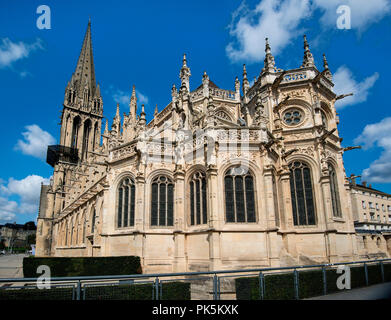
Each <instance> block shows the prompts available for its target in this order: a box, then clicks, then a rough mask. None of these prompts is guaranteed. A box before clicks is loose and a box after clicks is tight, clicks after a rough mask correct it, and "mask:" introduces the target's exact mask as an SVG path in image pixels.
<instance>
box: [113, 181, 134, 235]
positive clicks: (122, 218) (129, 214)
mask: <svg viewBox="0 0 391 320" xmlns="http://www.w3.org/2000/svg"><path fill="white" fill-rule="evenodd" d="M135 197H136V186H135V183H134V181H133V179H131V178H129V177H126V178H124V179H122V180H121V182H120V183H119V185H118V197H117V201H118V202H117V227H118V228H126V227H132V226H134V208H135V203H136V201H135Z"/></svg>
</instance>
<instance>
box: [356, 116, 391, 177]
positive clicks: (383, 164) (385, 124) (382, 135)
mask: <svg viewBox="0 0 391 320" xmlns="http://www.w3.org/2000/svg"><path fill="white" fill-rule="evenodd" d="M354 143H357V144H360V143H362V144H363V148H364V150H369V149H370V148H373V147H375V146H377V147H380V148H382V149H383V151H382V153H381V154H380V157H379V159H377V160H375V161H373V162H372V163H371V164H370V165H369V168H367V169H365V170H363V172H362V180H366V181H369V182H379V183H389V182H391V117H388V118H384V119H383V120H382V121H380V122H378V123H374V124H369V125H367V126H365V128H364V130H363V132H362V133H361V134H360V135H359V136H358V137H357V138H356V139H355V140H354Z"/></svg>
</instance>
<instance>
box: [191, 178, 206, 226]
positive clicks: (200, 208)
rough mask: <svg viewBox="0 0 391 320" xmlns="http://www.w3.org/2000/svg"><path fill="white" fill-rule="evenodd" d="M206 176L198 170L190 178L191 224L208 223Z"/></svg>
mask: <svg viewBox="0 0 391 320" xmlns="http://www.w3.org/2000/svg"><path fill="white" fill-rule="evenodd" d="M206 201H207V198H206V177H205V174H204V173H203V172H196V173H194V174H193V176H192V177H191V180H190V224H191V225H192V226H193V225H198V224H206V223H207V222H208V218H207V205H206Z"/></svg>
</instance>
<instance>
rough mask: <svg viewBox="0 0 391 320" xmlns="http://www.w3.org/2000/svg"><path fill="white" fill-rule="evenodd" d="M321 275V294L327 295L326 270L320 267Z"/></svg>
mask: <svg viewBox="0 0 391 320" xmlns="http://www.w3.org/2000/svg"><path fill="white" fill-rule="evenodd" d="M322 275H323V294H324V295H326V294H327V278H326V268H325V267H322Z"/></svg>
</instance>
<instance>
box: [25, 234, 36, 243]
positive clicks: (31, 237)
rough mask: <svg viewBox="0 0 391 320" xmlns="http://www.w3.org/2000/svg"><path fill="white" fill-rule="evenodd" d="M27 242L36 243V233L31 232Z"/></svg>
mask: <svg viewBox="0 0 391 320" xmlns="http://www.w3.org/2000/svg"><path fill="white" fill-rule="evenodd" d="M27 244H28V245H32V244H35V233H34V234H29V235H28V236H27Z"/></svg>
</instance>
